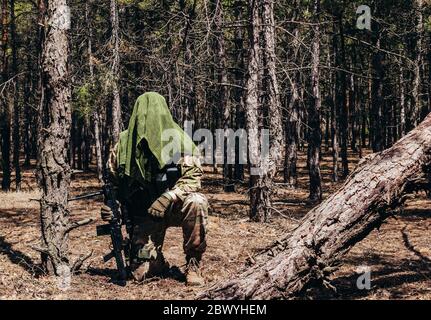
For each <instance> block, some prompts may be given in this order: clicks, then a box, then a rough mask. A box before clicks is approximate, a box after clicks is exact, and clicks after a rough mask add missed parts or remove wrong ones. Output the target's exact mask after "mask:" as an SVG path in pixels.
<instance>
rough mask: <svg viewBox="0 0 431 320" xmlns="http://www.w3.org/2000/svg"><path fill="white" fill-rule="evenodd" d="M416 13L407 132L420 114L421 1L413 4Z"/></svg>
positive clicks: (422, 22) (414, 124) (422, 23)
mask: <svg viewBox="0 0 431 320" xmlns="http://www.w3.org/2000/svg"><path fill="white" fill-rule="evenodd" d="M413 6H414V8H415V12H416V30H415V38H416V39H415V40H416V41H415V49H414V51H415V57H414V65H413V84H412V105H411V110H410V117H409V119H408V120H409V121H408V122H407V125H408V128H407V130H411V129H412V128H414V127H415V126H416V125H417V123H418V120H419V115H420V112H421V96H420V93H421V92H420V88H421V64H422V43H423V40H422V36H423V31H424V30H423V29H424V21H423V15H422V10H423V0H415V1H414V4H413Z"/></svg>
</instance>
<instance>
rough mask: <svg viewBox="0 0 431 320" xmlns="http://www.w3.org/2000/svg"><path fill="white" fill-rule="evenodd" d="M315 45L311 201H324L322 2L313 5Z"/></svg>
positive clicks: (310, 109) (310, 139)
mask: <svg viewBox="0 0 431 320" xmlns="http://www.w3.org/2000/svg"><path fill="white" fill-rule="evenodd" d="M313 16H314V21H313V33H314V34H313V37H314V39H313V44H312V49H311V51H312V58H311V59H312V66H311V89H312V99H311V100H310V103H309V107H308V126H309V133H308V158H307V161H308V170H309V175H310V195H309V198H310V200H311V201H320V200H322V182H321V180H322V176H321V173H320V148H321V144H322V130H321V128H320V116H321V115H320V112H321V111H320V109H321V105H322V100H321V94H320V26H319V22H320V0H314V3H313Z"/></svg>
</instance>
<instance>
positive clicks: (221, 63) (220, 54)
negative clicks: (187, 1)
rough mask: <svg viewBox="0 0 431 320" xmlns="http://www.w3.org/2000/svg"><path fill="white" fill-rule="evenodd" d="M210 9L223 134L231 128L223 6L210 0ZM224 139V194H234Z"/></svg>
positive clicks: (217, 1)
mask: <svg viewBox="0 0 431 320" xmlns="http://www.w3.org/2000/svg"><path fill="white" fill-rule="evenodd" d="M211 7H212V11H213V13H214V31H213V32H214V48H215V51H216V52H215V57H216V59H215V60H216V61H215V62H216V70H217V71H216V72H217V82H218V90H217V92H218V104H217V107H218V108H220V109H221V110H223V114H222V115H223V117H222V121H223V124H222V125H223V128H224V130H225V132H227V130H228V129H230V128H231V126H230V122H231V106H230V103H229V90H228V88H227V83H228V76H227V69H226V67H227V66H226V49H225V40H224V34H223V29H222V25H223V5H222V1H220V0H211ZM223 139H224V161H223V180H224V182H223V185H224V191H225V192H234V191H235V185H234V184H233V170H232V169H233V168H232V162H233V161H232V160H231V159H228V146H227V142H228V141H227V139H226V137H224V138H223Z"/></svg>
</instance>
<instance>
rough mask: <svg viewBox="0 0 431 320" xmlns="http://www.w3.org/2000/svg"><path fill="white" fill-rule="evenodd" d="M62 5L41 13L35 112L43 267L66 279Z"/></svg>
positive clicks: (67, 91) (66, 88)
mask: <svg viewBox="0 0 431 320" xmlns="http://www.w3.org/2000/svg"><path fill="white" fill-rule="evenodd" d="M68 10H69V9H68V6H67V2H66V0H52V1H49V2H48V5H47V8H46V21H47V26H46V27H45V34H44V39H43V45H42V47H43V51H42V66H41V67H42V79H41V80H42V89H43V101H42V105H41V108H40V110H39V117H40V128H39V130H40V132H39V148H38V150H39V155H38V166H37V169H38V182H39V186H40V189H41V191H42V197H41V200H40V212H41V228H42V248H41V251H42V252H43V259H44V261H43V263H44V264H45V265H46V267H47V270H48V271H50V273H55V274H56V275H58V276H60V277H61V278H65V277H67V276H68V275H70V271H71V270H70V265H69V252H68V231H67V230H68V228H67V227H68V225H69V209H68V203H67V199H68V195H69V184H70V166H69V163H68V155H67V150H68V144H69V137H70V126H71V105H70V99H71V88H70V74H69V65H70V64H69V53H70V48H69V41H68V35H67V30H68V24H67V23H65V21H67V20H68V19H69V17H68V12H69V11H68Z"/></svg>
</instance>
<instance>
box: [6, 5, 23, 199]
mask: <svg viewBox="0 0 431 320" xmlns="http://www.w3.org/2000/svg"><path fill="white" fill-rule="evenodd" d="M9 3H10V36H11V47H12V74H13V76H14V77H16V78H15V80H14V83H13V94H14V96H13V114H14V117H13V165H14V167H15V190H16V191H17V192H18V191H20V190H21V168H20V164H19V157H20V146H21V136H20V130H19V129H20V118H21V112H20V104H19V78H18V53H17V50H18V48H17V33H16V20H15V0H10V2H9Z"/></svg>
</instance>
